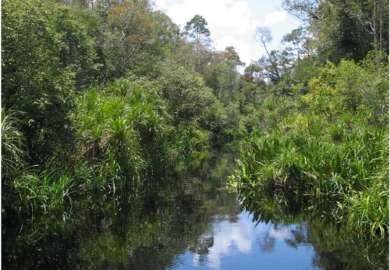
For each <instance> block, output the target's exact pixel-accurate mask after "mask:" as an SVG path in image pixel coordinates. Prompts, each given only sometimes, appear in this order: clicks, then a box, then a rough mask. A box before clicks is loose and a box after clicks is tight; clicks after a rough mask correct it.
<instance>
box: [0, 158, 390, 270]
mask: <svg viewBox="0 0 390 270" xmlns="http://www.w3.org/2000/svg"><path fill="white" fill-rule="evenodd" d="M231 172H232V166H231V162H230V161H228V159H222V160H221V161H220V162H217V163H216V164H215V165H214V166H213V168H212V169H210V170H207V171H206V172H203V174H202V175H201V176H194V175H191V176H188V175H187V176H181V178H180V179H164V180H163V181H155V184H153V185H150V186H148V187H147V188H145V190H143V193H141V194H140V195H139V196H138V197H135V198H129V197H128V196H127V195H126V194H123V195H122V196H120V197H118V198H116V199H108V200H107V199H105V200H103V199H102V200H100V199H99V198H97V199H94V200H96V204H97V208H96V209H85V207H83V205H82V204H81V205H79V206H77V205H74V209H73V212H72V215H71V218H70V219H67V220H66V222H63V221H61V220H53V219H50V218H45V219H42V220H35V221H34V224H35V225H34V226H30V227H28V226H27V224H18V223H17V222H15V226H14V228H15V230H14V231H6V233H5V234H4V232H3V239H4V240H3V241H4V242H3V243H4V244H3V267H5V269H129V270H155V269H156V270H157V269H158V270H168V269H169V270H189V269H197V270H203V269H210V270H212V269H215V270H218V269H221V270H229V269H235V270H237V269H242V270H244V269H245V270H251V269H253V270H255V269H256V270H258V269H290V270H294V269H297V270H304V269H329V270H332V269H386V268H387V249H386V248H385V246H384V243H385V242H383V243H378V242H375V243H370V242H365V241H360V240H359V241H358V240H357V239H355V237H354V236H353V235H348V234H346V233H344V232H343V231H342V230H340V229H339V228H338V227H337V226H335V225H334V224H331V223H328V222H326V221H325V220H322V219H321V218H319V219H317V218H313V217H310V218H309V217H307V216H306V215H302V214H300V213H299V212H297V211H295V210H294V211H293V212H294V214H291V215H286V214H285V212H283V211H280V209H277V208H275V205H271V206H270V207H268V206H267V205H263V207H262V208H263V209H264V210H266V211H265V212H261V211H260V212H254V213H252V212H251V211H249V210H247V209H244V208H243V207H242V206H241V203H240V201H239V199H238V196H237V194H235V193H234V192H229V191H228V190H227V188H226V175H229V174H230V173H231ZM267 207H268V208H267ZM9 227H10V226H9Z"/></svg>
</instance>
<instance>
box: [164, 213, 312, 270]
mask: <svg viewBox="0 0 390 270" xmlns="http://www.w3.org/2000/svg"><path fill="white" fill-rule="evenodd" d="M297 233H305V229H304V226H297V225H288V226H287V225H284V226H278V225H275V224H266V223H259V224H257V225H256V224H255V223H254V222H253V216H252V215H251V214H250V213H248V212H246V211H243V212H241V213H240V214H238V215H237V216H236V218H235V219H232V218H231V217H229V216H225V217H222V218H221V217H218V218H215V219H214V221H213V226H212V228H211V230H210V231H208V232H206V233H204V234H203V235H201V236H200V238H199V240H198V244H199V246H200V247H201V248H200V249H199V250H202V252H198V250H196V252H191V251H186V252H185V253H184V254H181V255H180V256H179V257H178V259H177V262H176V264H175V265H174V266H173V267H171V268H169V269H178V270H179V269H183V270H184V269H318V268H317V267H315V266H313V259H314V255H315V252H314V250H313V247H312V246H310V245H306V244H301V245H292V244H291V242H293V241H295V237H296V234H297ZM207 243H209V245H207Z"/></svg>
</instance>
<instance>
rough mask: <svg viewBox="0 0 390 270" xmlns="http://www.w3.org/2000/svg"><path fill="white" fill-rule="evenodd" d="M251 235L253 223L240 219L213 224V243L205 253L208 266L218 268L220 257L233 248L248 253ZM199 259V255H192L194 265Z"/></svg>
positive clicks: (250, 246) (227, 254)
mask: <svg viewBox="0 0 390 270" xmlns="http://www.w3.org/2000/svg"><path fill="white" fill-rule="evenodd" d="M253 235H254V227H253V224H252V223H250V222H245V220H242V219H240V220H239V221H238V222H237V223H230V222H228V221H222V222H219V223H216V224H214V228H213V239H214V243H213V246H212V247H211V248H210V249H209V254H208V255H207V264H208V266H209V267H210V268H212V269H220V265H221V260H222V258H223V257H226V256H229V255H231V253H232V252H233V251H234V250H236V251H238V252H240V253H244V254H247V253H249V252H250V251H251V249H252V242H253V238H252V236H253ZM199 259H200V257H199V256H197V255H194V257H193V265H194V266H199Z"/></svg>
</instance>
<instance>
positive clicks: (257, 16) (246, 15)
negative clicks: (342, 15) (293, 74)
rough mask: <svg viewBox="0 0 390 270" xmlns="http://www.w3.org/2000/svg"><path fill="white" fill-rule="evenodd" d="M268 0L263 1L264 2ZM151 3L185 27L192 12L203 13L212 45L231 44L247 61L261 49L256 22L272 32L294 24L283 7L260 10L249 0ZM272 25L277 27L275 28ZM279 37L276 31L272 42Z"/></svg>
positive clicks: (195, 0)
mask: <svg viewBox="0 0 390 270" xmlns="http://www.w3.org/2000/svg"><path fill="white" fill-rule="evenodd" d="M267 2H268V3H269V1H264V3H265V5H267ZM154 3H155V8H156V9H160V10H162V11H164V12H165V13H166V14H167V15H168V16H169V17H171V18H172V20H173V21H174V22H175V23H176V24H178V25H180V27H184V25H185V24H186V22H187V21H189V20H190V19H191V18H192V17H193V16H194V15H195V14H199V15H201V16H203V17H204V18H205V19H206V21H207V22H208V26H209V29H210V32H211V38H212V40H213V41H214V46H215V48H216V49H217V50H223V49H225V47H227V46H234V47H235V48H236V50H237V52H238V53H239V55H240V57H241V59H242V61H244V62H246V63H247V64H249V63H250V61H251V60H256V59H258V58H259V57H260V56H261V55H262V54H263V53H264V52H263V49H262V48H261V46H260V45H259V44H258V43H257V42H256V39H255V33H256V28H257V27H258V26H268V27H270V28H271V31H272V32H273V34H275V33H276V32H280V31H282V32H283V31H284V30H286V31H285V33H287V32H289V31H290V30H291V29H292V28H293V27H292V26H293V25H294V23H293V24H292V19H291V17H290V16H289V15H287V13H286V12H285V11H280V10H277V9H276V8H274V7H273V11H272V12H269V13H268V14H262V13H264V12H265V11H264V12H262V11H261V10H259V9H258V7H254V6H252V4H251V2H250V1H249V0H155V1H154ZM273 27H276V28H275V29H276V31H275V32H274V31H273ZM287 30H288V31H287ZM280 38H281V37H280V35H278V33H276V35H275V38H274V40H275V43H274V45H276V44H278V42H279V41H280Z"/></svg>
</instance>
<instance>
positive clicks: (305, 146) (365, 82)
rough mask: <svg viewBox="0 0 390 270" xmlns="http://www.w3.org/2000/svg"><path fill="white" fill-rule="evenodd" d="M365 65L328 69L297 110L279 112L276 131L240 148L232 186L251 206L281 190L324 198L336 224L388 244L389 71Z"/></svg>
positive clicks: (258, 135)
mask: <svg viewBox="0 0 390 270" xmlns="http://www.w3.org/2000/svg"><path fill="white" fill-rule="evenodd" d="M367 61H368V60H366V62H363V63H362V64H361V65H358V64H355V63H353V62H352V61H342V62H341V63H340V64H339V65H338V66H335V65H333V64H329V65H328V66H326V67H324V68H323V69H322V70H321V71H320V73H319V76H317V77H316V78H313V79H312V80H311V81H310V82H309V90H308V93H306V94H303V95H302V96H301V97H300V98H298V99H296V101H295V102H296V104H297V105H298V106H297V110H296V111H294V110H293V111H290V113H288V114H283V113H282V114H280V113H279V114H278V121H277V123H276V124H275V126H274V127H273V128H272V129H271V130H269V131H267V130H265V131H257V133H254V134H253V135H252V136H251V137H250V138H249V139H248V140H247V141H246V142H244V143H243V145H242V149H241V159H240V160H241V161H240V163H239V170H238V171H237V173H236V175H235V176H234V177H233V178H232V180H233V183H234V185H236V186H237V187H238V189H239V190H240V191H241V193H242V195H243V196H244V197H246V199H247V200H256V198H258V196H259V193H260V194H261V193H262V192H275V189H278V188H283V189H284V190H285V191H287V192H288V193H292V194H294V196H296V197H299V198H302V200H303V198H305V197H306V198H307V197H311V198H317V199H318V200H320V199H321V200H323V199H325V200H326V201H327V202H328V206H329V205H330V207H331V210H330V212H331V213H332V214H333V215H334V218H335V219H336V220H337V221H338V222H344V223H347V224H348V226H349V227H350V229H352V230H355V231H357V232H358V233H359V234H368V235H371V236H372V237H386V235H387V232H388V202H387V199H388V192H387V191H388V182H387V176H388V163H387V161H388V158H387V152H388V145H387V138H388V124H387V121H388V120H387V119H388V117H387V113H386V112H384V111H383V110H382V109H381V108H384V107H387V105H386V104H387V97H388V93H387V88H388V78H387V73H386V72H387V68H386V65H383V64H378V63H377V64H375V65H374V64H371V65H367ZM374 66H375V68H374ZM368 96H369V98H368ZM277 100H278V99H277V98H275V102H276V101H277ZM271 108H272V106H271ZM267 114H269V112H267ZM311 202H312V203H315V200H314V201H313V200H311ZM329 203H330V204H329Z"/></svg>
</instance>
